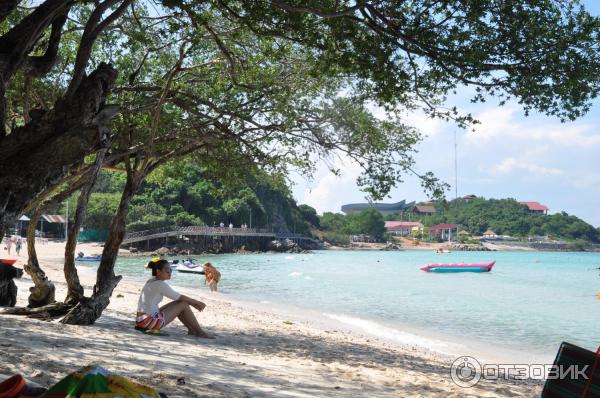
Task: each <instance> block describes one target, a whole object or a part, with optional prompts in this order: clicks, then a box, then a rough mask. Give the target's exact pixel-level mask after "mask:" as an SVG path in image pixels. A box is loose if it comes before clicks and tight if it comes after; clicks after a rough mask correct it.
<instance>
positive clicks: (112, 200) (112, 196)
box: [71, 193, 121, 229]
mask: <svg viewBox="0 0 600 398" xmlns="http://www.w3.org/2000/svg"><path fill="white" fill-rule="evenodd" d="M120 200H121V194H120V193H94V194H92V195H91V197H90V201H89V202H88V208H87V212H86V216H85V222H84V226H85V228H86V229H108V227H109V226H110V222H111V220H112V216H113V215H114V214H115V213H116V211H117V208H118V207H119V202H120ZM71 210H72V211H73V210H74V206H73V207H71Z"/></svg>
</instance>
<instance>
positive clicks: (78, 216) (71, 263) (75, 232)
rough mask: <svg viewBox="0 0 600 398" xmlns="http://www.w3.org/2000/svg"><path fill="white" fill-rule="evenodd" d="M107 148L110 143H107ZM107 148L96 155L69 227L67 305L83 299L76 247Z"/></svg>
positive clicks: (66, 276) (66, 261) (66, 271)
mask: <svg viewBox="0 0 600 398" xmlns="http://www.w3.org/2000/svg"><path fill="white" fill-rule="evenodd" d="M106 144H107V146H108V145H109V142H108V141H107V142H106ZM106 151H107V147H105V148H103V149H101V150H100V151H98V153H97V154H96V161H95V163H94V166H93V167H92V169H91V170H90V172H89V175H90V176H89V178H88V181H87V182H86V184H85V185H84V186H83V188H82V189H81V192H80V193H79V198H78V199H77V209H76V210H75V216H74V218H73V222H72V223H71V224H70V225H69V231H68V235H67V243H66V244H65V266H64V273H65V280H66V281H67V288H68V290H67V297H66V298H65V303H67V304H73V305H74V304H76V303H78V302H79V301H80V300H81V299H82V298H83V297H84V295H83V293H84V292H83V287H82V286H81V283H80V282H79V275H78V274H77V268H75V247H76V246H77V238H78V237H79V228H80V227H81V224H82V222H83V216H84V214H85V210H86V209H87V205H88V202H89V200H90V195H91V193H92V187H93V186H94V184H95V183H96V179H97V178H98V173H99V171H100V169H101V168H102V163H103V162H104V157H105V155H106Z"/></svg>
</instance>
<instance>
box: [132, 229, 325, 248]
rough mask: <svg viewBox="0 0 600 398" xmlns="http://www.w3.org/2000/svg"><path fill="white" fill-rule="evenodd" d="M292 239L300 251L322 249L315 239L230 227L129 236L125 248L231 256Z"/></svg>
mask: <svg viewBox="0 0 600 398" xmlns="http://www.w3.org/2000/svg"><path fill="white" fill-rule="evenodd" d="M283 239H289V240H291V241H293V242H295V243H297V244H298V245H299V246H300V247H308V248H315V247H318V246H319V245H320V243H319V242H317V241H315V240H314V239H311V238H308V237H305V236H302V235H300V234H292V233H275V232H272V231H269V230H266V229H258V228H228V227H204V226H203V227H200V226H189V227H178V226H171V227H165V228H160V229H154V230H148V231H138V232H131V233H128V234H126V235H125V238H124V239H123V243H122V244H121V245H125V246H134V247H137V248H138V249H140V250H144V249H145V250H154V249H157V248H158V247H161V246H169V245H181V244H185V245H188V246H191V247H194V248H197V249H199V250H201V251H214V252H231V251H235V250H237V249H240V248H242V247H243V248H245V249H246V250H252V251H265V250H267V249H268V246H269V243H270V242H271V241H273V240H283Z"/></svg>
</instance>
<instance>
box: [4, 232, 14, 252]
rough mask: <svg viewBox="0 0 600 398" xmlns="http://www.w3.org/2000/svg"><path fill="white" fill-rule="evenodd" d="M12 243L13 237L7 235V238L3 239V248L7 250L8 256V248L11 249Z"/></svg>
mask: <svg viewBox="0 0 600 398" xmlns="http://www.w3.org/2000/svg"><path fill="white" fill-rule="evenodd" d="M12 245H13V238H12V236H9V237H8V238H6V239H5V243H4V249H5V250H7V251H8V255H9V256H10V249H12Z"/></svg>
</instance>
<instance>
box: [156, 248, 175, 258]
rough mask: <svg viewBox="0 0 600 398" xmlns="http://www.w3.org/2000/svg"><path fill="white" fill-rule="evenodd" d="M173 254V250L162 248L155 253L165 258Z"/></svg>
mask: <svg viewBox="0 0 600 398" xmlns="http://www.w3.org/2000/svg"><path fill="white" fill-rule="evenodd" d="M170 252H171V249H169V248H168V247H161V248H159V249H157V250H156V251H155V252H154V253H155V254H157V255H159V256H164V255H167V254H169V253H170Z"/></svg>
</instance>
